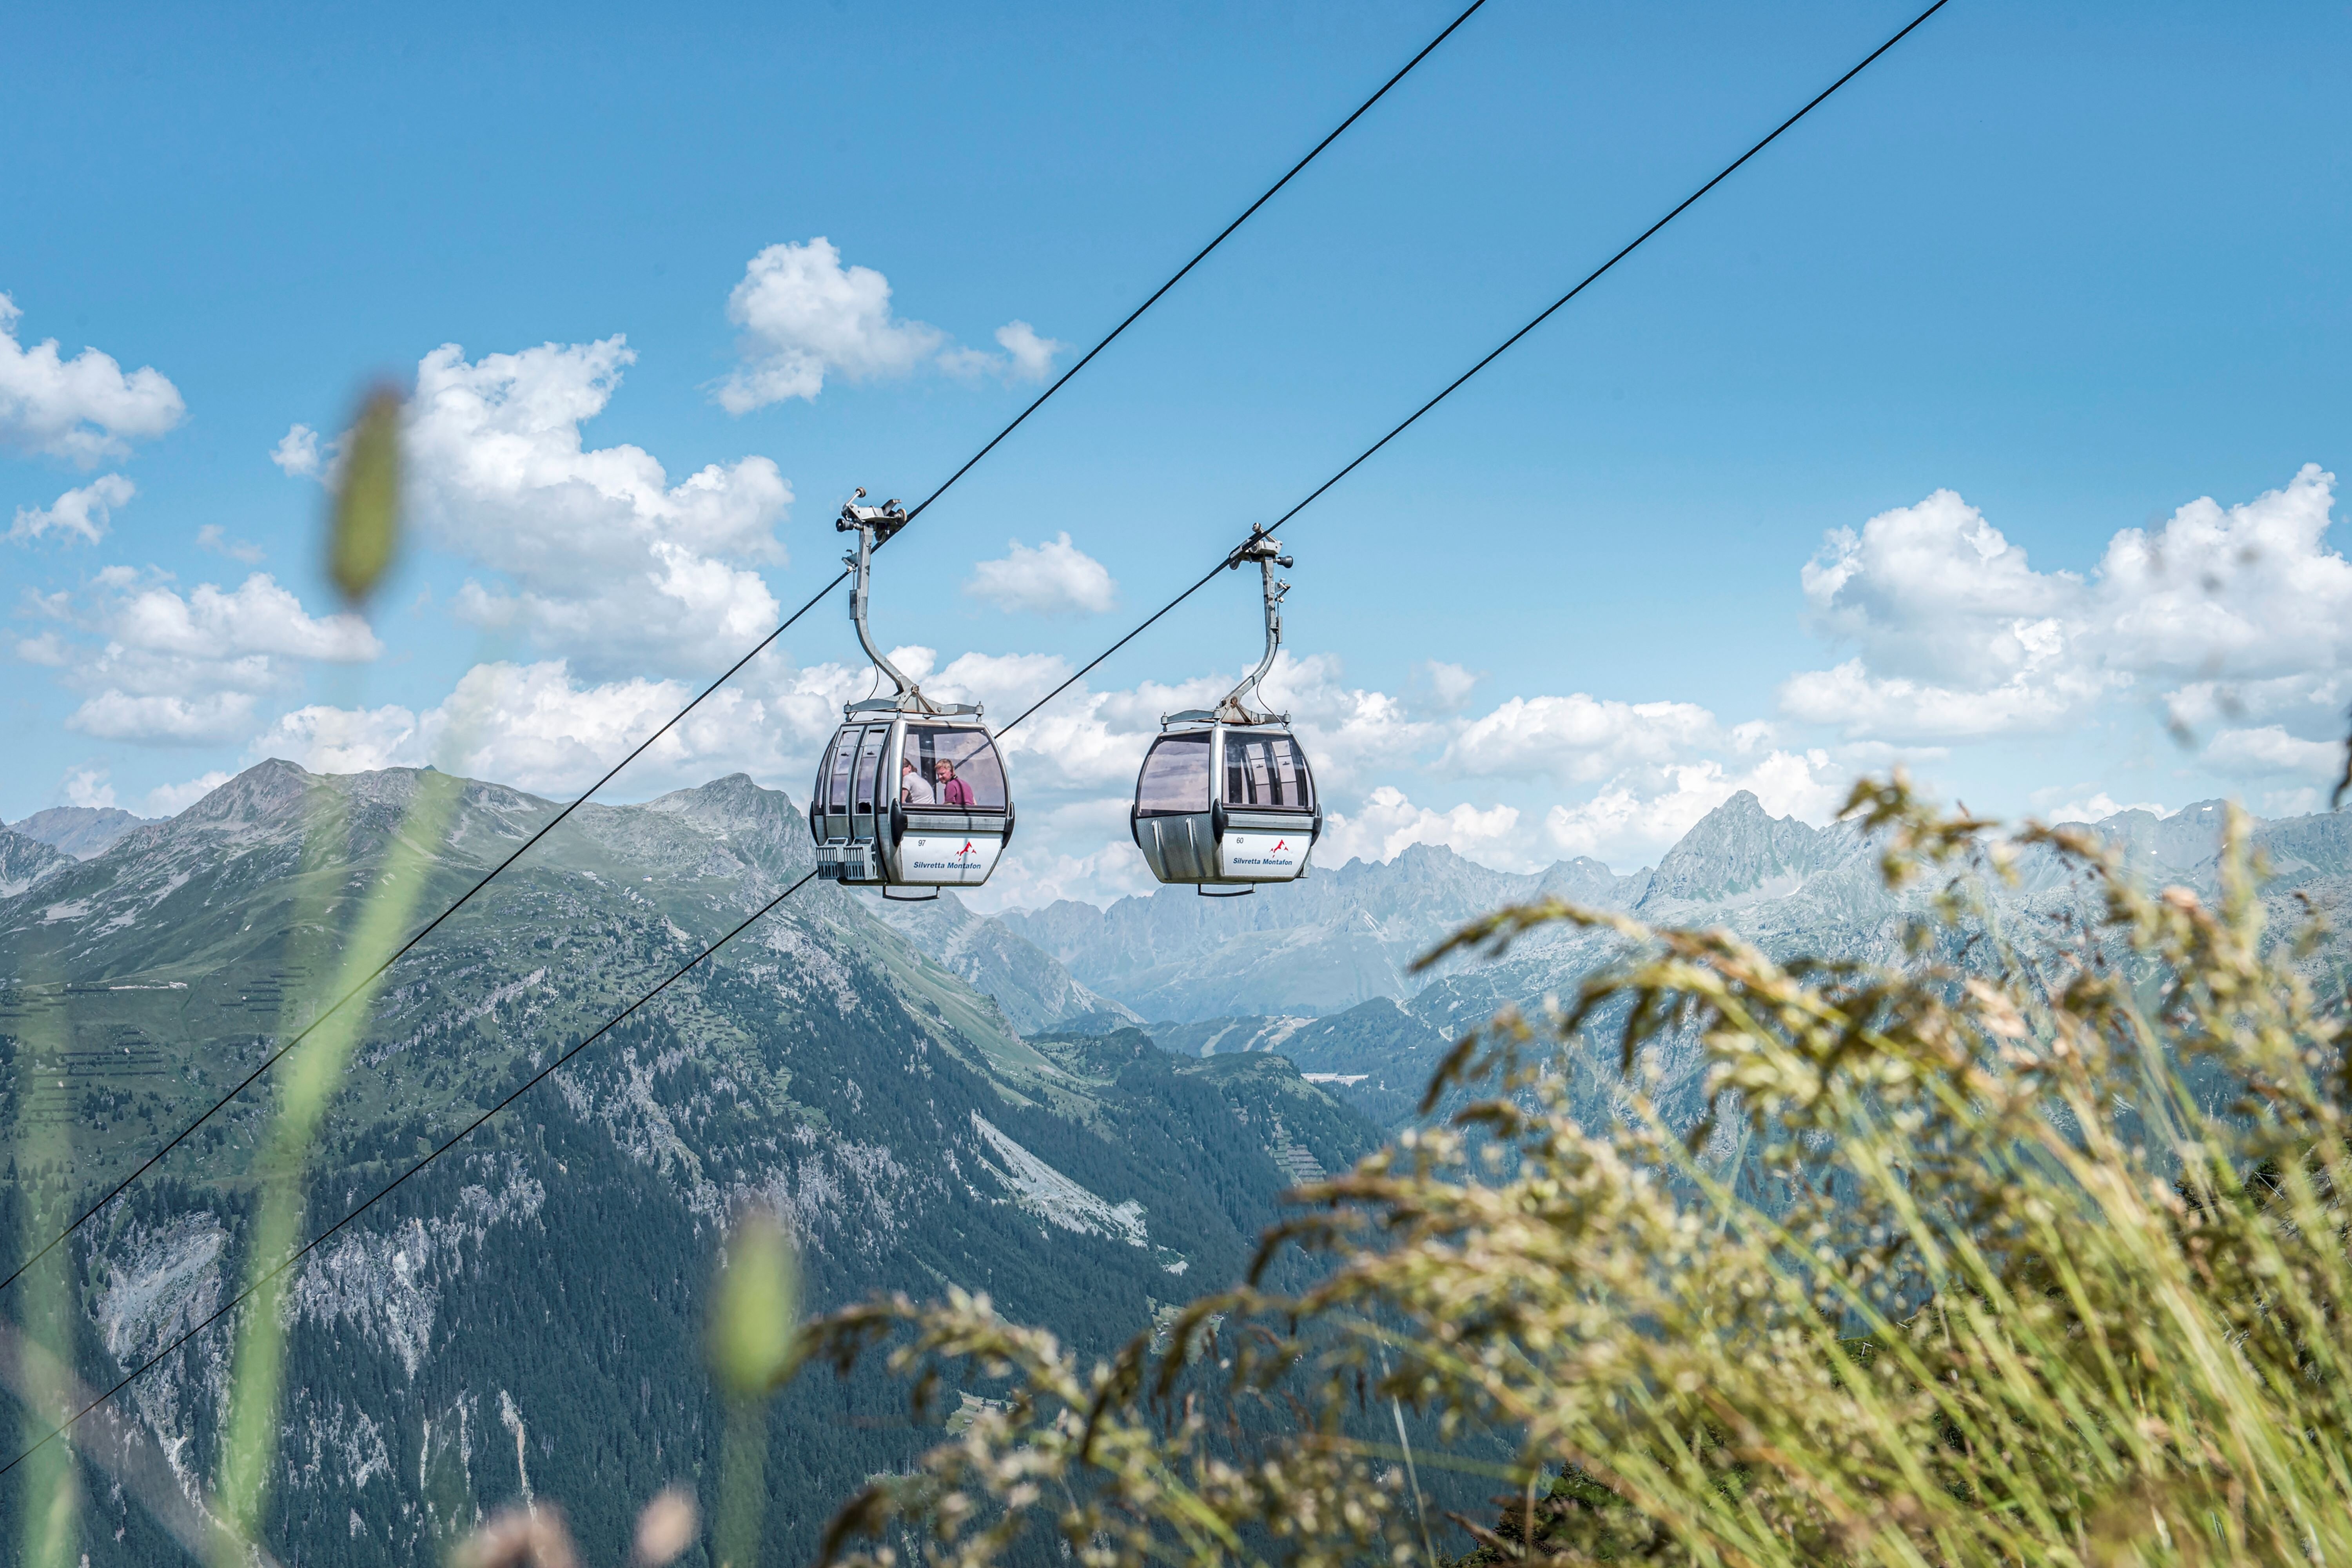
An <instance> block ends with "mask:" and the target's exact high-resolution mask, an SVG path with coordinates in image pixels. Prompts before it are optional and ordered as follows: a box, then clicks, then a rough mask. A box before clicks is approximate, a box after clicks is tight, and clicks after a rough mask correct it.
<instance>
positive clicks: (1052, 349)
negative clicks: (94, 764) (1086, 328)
mask: <svg viewBox="0 0 2352 1568" xmlns="http://www.w3.org/2000/svg"><path fill="white" fill-rule="evenodd" d="M996 341H997V342H998V343H999V344H1001V345H1002V346H1003V350H1004V353H1005V355H1006V357H1007V358H1009V359H1010V360H1011V361H1012V362H1013V363H1012V373H1013V377H1014V378H1015V379H1016V380H1020V381H1043V380H1045V378H1046V377H1047V376H1048V375H1051V374H1053V373H1054V356H1055V354H1057V353H1062V352H1063V351H1064V350H1066V349H1067V348H1069V347H1070V345H1069V344H1068V343H1066V342H1061V341H1060V340H1058V339H1055V338H1045V337H1039V336H1038V335H1037V329H1036V328H1034V327H1033V326H1031V325H1030V324H1029V323H1028V322H1026V321H1007V322H1005V323H1004V325H1003V326H1001V327H999V328H997V329H996Z"/></svg>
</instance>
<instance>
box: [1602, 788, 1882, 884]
mask: <svg viewBox="0 0 2352 1568" xmlns="http://www.w3.org/2000/svg"><path fill="white" fill-rule="evenodd" d="M1857 842H1858V840H1857V839H1856V838H1855V837H1854V836H1853V834H1851V833H1847V832H1842V831H1840V830H1838V829H1836V828H1817V827H1809V826H1806V825H1805V824H1804V823H1801V822H1800V821H1798V820H1797V819H1796V818H1795V817H1793V816H1773V815H1772V814H1771V813H1769V812H1768V811H1766V810H1765V809H1764V803H1763V802H1762V801H1760V800H1759V799H1757V798H1756V796H1755V795H1754V794H1752V793H1751V792H1749V791H1748V790H1741V791H1740V792H1739V793H1738V794H1737V795H1733V796H1732V797H1731V798H1730V799H1729V800H1727V801H1725V802H1724V803H1723V804H1722V805H1718V806H1717V807H1716V808H1715V809H1714V810H1713V811H1710V812H1708V813H1707V814H1706V816H1702V817H1700V818H1699V819H1698V821H1697V822H1696V824H1694V825H1693V826H1692V827H1691V830H1690V831H1689V832H1688V833H1685V834H1684V835H1683V837H1682V838H1681V840H1680V841H1679V842H1678V843H1676V844H1675V847H1673V848H1672V849H1669V850H1667V851H1666V854H1665V858H1664V859H1662V860H1660V861H1659V862H1658V868H1657V870H1656V871H1655V872H1654V873H1652V875H1651V878H1650V885H1649V888H1648V889H1647V890H1646V891H1645V892H1644V894H1643V903H1644V904H1656V903H1660V902H1664V901H1668V900H1674V901H1683V900H1712V901H1718V902H1719V901H1725V900H1739V899H1742V898H1756V897H1778V896H1781V895H1785V894H1787V893H1790V892H1793V891H1795V890H1796V889H1798V888H1800V887H1801V886H1803V884H1804V882H1805V880H1806V879H1808V878H1810V877H1811V876H1812V875H1813V874H1814V873H1816V872H1819V871H1823V870H1826V869H1828V868H1830V867H1832V866H1834V865H1836V864H1838V863H1839V862H1840V861H1842V860H1843V859H1844V858H1846V857H1847V856H1848V855H1850V854H1851V853H1853V847H1854V846H1855V844H1856V843H1857Z"/></svg>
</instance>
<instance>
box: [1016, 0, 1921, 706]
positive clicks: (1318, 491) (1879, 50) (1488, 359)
mask: <svg viewBox="0 0 2352 1568" xmlns="http://www.w3.org/2000/svg"><path fill="white" fill-rule="evenodd" d="M1949 3H1950V0H1936V3H1935V4H1934V5H1930V6H1928V7H1927V9H1926V10H1924V11H1922V12H1920V13H1919V14H1918V15H1917V16H1914V17H1913V18H1911V20H1910V21H1909V22H1908V23H1906V25H1905V26H1904V27H1903V28H1902V30H1901V31H1899V32H1897V33H1896V34H1895V36H1894V37H1891V38H1888V39H1887V40H1886V41H1885V43H1883V44H1881V45H1879V46H1878V47H1876V48H1874V49H1873V50H1871V51H1870V53H1868V54H1867V55H1864V57H1863V58H1862V59H1861V61H1860V62H1859V63H1857V64H1856V65H1855V66H1854V67H1853V68H1852V69H1851V70H1849V71H1847V72H1846V73H1845V74H1844V75H1843V76H1842V77H1840V78H1838V79H1837V80H1835V81H1833V82H1832V83H1830V85H1829V86H1827V87H1825V88H1823V89H1822V90H1821V91H1820V92H1818V93H1816V94H1814V95H1813V97H1812V98H1811V100H1808V101H1807V102H1806V104H1805V106H1804V107H1803V108H1802V109H1800V110H1797V112H1796V113H1794V114H1791V115H1790V116H1789V118H1788V119H1786V120H1783V121H1780V124H1778V125H1776V126H1774V127H1773V128H1772V130H1771V132H1769V134H1767V135H1766V136H1765V137H1764V138H1763V140H1761V141H1759V142H1757V143H1756V144H1755V145H1754V146H1752V147H1750V148H1748V151H1747V152H1745V153H1741V154H1740V155H1739V156H1738V157H1737V158H1734V159H1733V160H1732V161H1731V162H1730V163H1726V164H1725V165H1724V166H1723V168H1722V169H1721V171H1720V172H1718V173H1717V174H1716V176H1715V178H1713V179H1711V180H1709V181H1707V183H1706V184H1703V185H1701V186H1700V187H1699V188H1698V189H1696V190H1695V191H1693V192H1692V193H1691V194H1690V195H1686V196H1685V197H1684V198H1683V199H1682V200H1681V201H1679V202H1677V203H1675V205H1674V207H1673V209H1672V210H1670V211H1669V212H1668V213H1667V214H1666V216H1664V217H1662V218H1660V219H1658V221H1657V222H1655V223H1654V224H1652V225H1651V226H1649V227H1647V228H1645V229H1643V231H1642V232H1641V233H1639V234H1637V235H1635V236H1634V237H1633V239H1632V240H1630V241H1628V242H1627V243H1626V245H1625V247H1623V248H1622V249H1621V250H1619V251H1618V252H1617V254H1615V255H1614V256H1612V257H1611V258H1609V259H1608V260H1606V261H1604V262H1602V263H1601V265H1600V266H1598V267H1596V268H1593V269H1592V270H1591V271H1590V272H1588V273H1586V274H1585V275H1584V277H1583V278H1582V279H1580V280H1579V281H1578V283H1577V285H1576V287H1575V288H1573V289H1570V290H1569V291H1568V292H1567V293H1565V294H1562V295H1561V296H1560V297H1559V299H1557V300H1553V301H1552V302H1551V303H1550V304H1549V305H1547V306H1545V307H1544V308H1543V309H1542V310H1538V312H1537V313H1536V315H1535V317H1534V319H1532V320H1531V321H1528V324H1527V325H1525V326H1523V327H1521V328H1520V329H1519V330H1518V331H1516V332H1513V333H1512V334H1511V335H1510V336H1509V337H1507V338H1505V339H1504V340H1503V341H1502V342H1500V343H1498V344H1496V346H1495V347H1494V348H1493V349H1492V350H1490V351H1489V352H1488V353H1486V356H1485V357H1483V358H1482V359H1480V360H1479V361H1478V363H1475V364H1474V365H1472V366H1471V367H1470V368H1469V369H1468V370H1465V371H1464V372H1463V373H1462V374H1460V375H1457V376H1455V377H1454V379H1453V380H1452V381H1450V382H1447V383H1446V384H1445V386H1444V389H1443V390H1442V391H1440V392H1439V393H1438V394H1437V395H1436V396H1434V397H1433V398H1431V399H1430V400H1429V401H1428V402H1426V403H1424V404H1423V405H1421V406H1420V407H1418V408H1416V409H1414V410H1413V411H1412V413H1411V414H1408V415H1406V416H1404V417H1403V418H1402V419H1401V420H1399V421H1398V422H1397V423H1396V425H1395V426H1393V427H1392V428H1391V429H1390V431H1389V433H1388V434H1387V435H1385V436H1383V437H1381V438H1380V439H1379V440H1377V441H1375V442H1373V443H1372V444H1371V445H1370V446H1369V447H1365V448H1364V449H1363V450H1362V451H1360V452H1359V453H1357V454H1356V456H1355V457H1354V458H1351V459H1349V462H1348V464H1347V466H1346V467H1345V468H1341V469H1340V470H1339V472H1338V473H1336V474H1333V475H1332V476H1331V477H1330V478H1329V479H1325V480H1324V481H1323V482H1322V483H1321V484H1319V485H1317V486H1316V487H1315V488H1314V489H1311V490H1309V491H1307V497H1306V499H1305V500H1301V501H1300V502H1299V503H1298V504H1297V506H1294V507H1292V508H1291V509H1290V510H1288V511H1286V512H1284V513H1283V514H1282V515H1281V516H1280V517H1278V518H1276V519H1275V520H1274V521H1272V522H1269V523H1265V524H1263V525H1261V526H1258V527H1254V528H1252V529H1251V530H1250V532H1249V539H1251V540H1255V539H1262V538H1264V537H1265V535H1267V534H1269V533H1272V532H1273V531H1275V530H1276V529H1277V528H1280V527H1281V526H1283V524H1285V523H1286V522H1288V521H1290V520H1291V519H1292V518H1294V517H1297V515H1298V514H1299V513H1300V512H1302V511H1305V510H1307V508H1308V507H1310V506H1312V505H1313V504H1314V503H1315V502H1316V501H1317V500H1319V499H1320V498H1321V497H1322V495H1323V493H1324V492H1325V491H1326V490H1328V489H1330V488H1331V487H1332V486H1333V485H1336V484H1338V483H1339V481H1340V480H1341V479H1346V478H1347V477H1348V476H1349V474H1352V473H1354V472H1355V471H1356V470H1357V469H1358V468H1361V467H1362V466H1363V465H1364V463H1365V462H1366V461H1368V460H1369V459H1370V458H1371V456H1372V454H1374V453H1375V452H1378V451H1379V450H1380V449H1381V447H1385V446H1387V445H1388V444H1389V443H1390V442H1391V441H1393V440H1395V439H1396V438H1397V437H1399V436H1402V435H1403V434H1404V433H1405V432H1406V431H1407V430H1408V429H1410V428H1412V426H1413V425H1414V424H1415V423H1416V422H1418V421H1419V420H1420V418H1421V416H1423V415H1424V414H1426V413H1428V412H1429V411H1430V410H1431V409H1433V408H1434V407H1436V406H1437V405H1439V404H1441V403H1443V402H1444V401H1445V400H1446V399H1447V398H1449V397H1451V396H1453V395H1454V393H1455V392H1456V391H1458V390H1459V389H1460V388H1461V386H1462V384H1463V383H1465V382H1466V381H1468V380H1469V379H1470V378H1471V377H1472V376H1474V375H1476V374H1478V373H1479V372H1480V371H1482V370H1485V369H1486V367H1487V366H1488V365H1490V364H1492V363H1495V362H1496V360H1497V359H1500V358H1501V357H1502V356H1503V354H1504V353H1506V352H1507V351H1508V350H1509V349H1510V348H1511V346H1512V345H1513V344H1515V343H1517V342H1518V341H1519V340H1520V339H1521V338H1524V337H1526V336H1527V335H1528V333H1529V332H1532V331H1535V330H1536V329H1537V328H1538V327H1540V326H1542V325H1543V324H1544V322H1546V321H1549V320H1550V319H1551V317H1552V315H1553V314H1554V313H1555V312H1556V311H1558V310H1559V309H1560V308H1561V307H1562V306H1564V305H1566V304H1567V303H1568V302H1569V301H1570V300H1573V299H1575V298H1576V297H1577V296H1578V295H1579V294H1581V293H1583V292H1584V291H1585V290H1586V289H1590V288H1591V287H1592V285H1593V284H1595V283H1597V282H1599V281H1600V280H1601V275H1602V274H1604V273H1606V272H1607V271H1608V270H1609V269H1610V268H1612V267H1614V266H1616V265H1617V264H1618V263H1619V262H1621V261H1622V260H1624V259H1625V258H1627V257H1629V256H1631V255H1633V252H1634V251H1636V250H1638V249H1640V248H1641V247H1642V245H1643V242H1644V241H1646V240H1647V239H1648V238H1649V237H1651V236H1652V235H1654V234H1655V233H1657V232H1658V231H1659V230H1660V229H1662V228H1664V227H1665V226H1666V225H1668V224H1670V223H1672V222H1674V221H1675V219H1676V218H1678V217H1680V216H1682V215H1683V214H1684V212H1685V211H1686V210H1687V209H1688V208H1689V207H1690V206H1691V205H1692V204H1694V203H1696V201H1697V200H1698V199H1699V198H1700V197H1701V196H1703V195H1706V194H1707V192H1709V191H1711V190H1713V189H1715V187H1716V186H1717V185H1719V184H1723V182H1724V181H1726V180H1727V179H1729V178H1730V177H1731V176H1732V174H1734V173H1735V172H1737V171H1738V168H1739V166H1740V165H1741V164H1743V163H1747V162H1748V160H1749V159H1750V158H1753V157H1754V156H1756V154H1757V153H1761V152H1762V151H1764V149H1765V148H1767V147H1769V146H1770V145H1771V144H1772V143H1773V142H1777V141H1779V140H1780V133H1781V132H1784V131H1786V130H1788V129H1789V127H1790V126H1791V125H1794V124H1796V123H1797V121H1800V120H1802V119H1803V118H1804V117H1805V116H1806V115H1808V114H1811V112H1812V111H1813V110H1816V109H1818V108H1820V107H1821V105H1822V102H1823V101H1824V100H1827V99H1828V98H1829V96H1830V95H1831V94H1832V93H1833V92H1835V91H1837V89H1840V88H1842V87H1843V86H1844V85H1845V84H1846V83H1848V82H1850V81H1852V80H1853V79H1854V78H1855V77H1857V76H1860V75H1861V74H1862V73H1863V71H1864V69H1865V68H1868V67H1869V66H1870V64H1871V63H1872V62H1873V61H1874V60H1876V59H1877V58H1878V57H1879V56H1881V55H1883V54H1885V52H1886V51H1887V50H1889V49H1891V48H1893V47H1895V45H1897V44H1899V43H1901V42H1902V41H1903V40H1904V39H1905V38H1906V37H1909V36H1910V35H1911V33H1912V32H1913V31H1914V30H1915V29H1916V28H1917V27H1918V26H1919V25H1920V24H1921V23H1923V22H1925V21H1927V18H1928V17H1930V16H1934V15H1935V14H1936V13H1937V12H1938V11H1940V10H1942V9H1943V8H1944V7H1945V6H1946V5H1948V4H1949ZM1248 542H1249V541H1248V540H1244V542H1243V543H1244V544H1247V543H1248ZM1233 560H1234V555H1233V554H1232V553H1230V552H1228V553H1227V555H1226V556H1225V557H1224V559H1223V560H1221V561H1219V562H1218V563H1216V564H1215V565H1214V566H1212V567H1210V568H1209V570H1208V571H1207V572H1206V573H1205V574H1202V577H1201V578H1200V579H1199V581H1197V582H1195V583H1194V584H1192V586H1191V587H1189V588H1187V589H1185V590H1184V591H1183V592H1182V593H1181V594H1179V595H1176V596H1175V597H1174V598H1172V599H1171V600H1169V601H1168V602H1167V603H1166V604H1164V605H1160V608H1158V609H1156V610H1154V611H1152V612H1151V614H1150V615H1149V616H1145V617H1144V619H1143V621H1142V622H1141V623H1140V624H1139V625H1138V626H1135V628H1134V629H1133V630H1131V631H1129V633H1128V634H1127V635H1126V636H1125V637H1121V638H1119V639H1118V641H1117V642H1115V643H1113V644H1111V645H1110V647H1107V648H1105V649H1103V651H1102V652H1100V653H1098V654H1097V655H1095V657H1094V658H1091V659H1089V660H1087V663H1086V665H1085V667H1084V668H1081V669H1079V670H1078V671H1077V673H1076V674H1075V675H1072V676H1071V677H1070V678H1069V679H1067V680H1065V681H1063V682H1062V684H1061V685H1059V686H1056V687H1055V688H1054V689H1053V690H1051V691H1048V692H1047V693H1045V696H1043V697H1040V698H1039V699H1037V700H1036V701H1034V702H1032V703H1031V704H1030V705H1029V706H1028V707H1027V708H1025V709H1024V710H1022V711H1021V713H1020V714H1019V716H1018V717H1016V718H1015V719H1013V721H1012V723H1009V724H1007V725H1005V726H1004V728H1003V729H1002V730H999V731H997V733H998V734H1000V735H1006V734H1010V733H1012V731H1013V730H1014V729H1015V728H1017V727H1018V726H1019V725H1020V723H1021V722H1022V721H1023V720H1025V719H1027V718H1028V717H1029V716H1030V715H1031V714H1032V713H1034V712H1036V711H1037V710H1038V709H1040V708H1043V707H1044V706H1045V704H1046V703H1048V702H1051V701H1052V700H1054V699H1055V698H1056V697H1059V696H1060V695H1061V694H1062V693H1063V692H1065V691H1067V690H1068V689H1070V688H1071V687H1073V686H1076V684H1077V683H1078V682H1079V681H1081V680H1083V679H1086V677H1087V675H1088V674H1089V673H1090V672H1091V671H1093V670H1094V669H1095V668H1096V667H1097V666H1098V665H1100V664H1101V663H1102V662H1103V660H1105V659H1107V658H1109V657H1110V656H1111V655H1113V654H1115V653H1117V652H1118V650H1119V649H1121V648H1123V647H1126V646H1127V645H1128V644H1129V643H1131V642H1133V641H1134V640H1135V639H1136V638H1137V637H1140V636H1141V635H1142V634H1143V632H1144V631H1145V630H1146V628H1148V627H1150V625H1151V624H1152V623H1153V622H1154V621H1157V620H1159V619H1160V616H1164V615H1166V614H1167V613H1168V612H1169V611H1171V610H1172V609H1174V608H1175V607H1176V606H1177V605H1181V604H1182V603H1183V602H1184V601H1185V600H1187V599H1189V598H1191V597H1192V595H1195V594H1197V593H1199V592H1200V591H1201V590H1202V589H1203V588H1205V587H1207V586H1208V585H1209V580H1210V579H1211V578H1213V577H1214V576H1215V575H1216V574H1218V573H1220V572H1222V571H1223V570H1224V569H1225V567H1226V565H1227V564H1228V563H1231V562H1232V561H1233Z"/></svg>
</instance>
